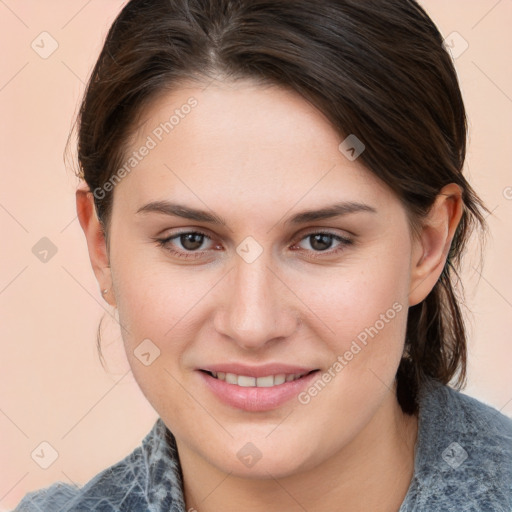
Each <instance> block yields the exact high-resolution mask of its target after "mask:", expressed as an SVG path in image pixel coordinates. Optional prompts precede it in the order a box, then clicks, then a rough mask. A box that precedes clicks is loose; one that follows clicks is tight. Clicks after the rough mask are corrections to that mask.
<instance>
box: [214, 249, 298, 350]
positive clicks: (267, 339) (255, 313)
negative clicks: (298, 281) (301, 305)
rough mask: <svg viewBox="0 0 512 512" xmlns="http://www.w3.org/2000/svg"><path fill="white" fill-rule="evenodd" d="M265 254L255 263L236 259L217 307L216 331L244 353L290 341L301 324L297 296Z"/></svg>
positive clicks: (224, 284)
mask: <svg viewBox="0 0 512 512" xmlns="http://www.w3.org/2000/svg"><path fill="white" fill-rule="evenodd" d="M264 254H265V251H264V252H263V254H261V255H260V256H259V257H258V258H257V259H256V260H255V261H253V262H252V263H247V262H246V261H244V260H243V259H242V258H240V257H238V256H237V257H235V262H234V265H235V267H234V268H233V269H232V270H231V271H230V272H229V275H228V276H226V279H225V280H224V281H225V282H224V283H223V287H222V290H221V294H222V295H221V297H220V300H219V301H218V302H217V306H216V312H215V328H216V330H217V332H218V333H220V334H221V335H223V336H224V337H226V336H227V337H229V338H230V339H231V340H232V341H233V342H234V343H236V344H237V345H238V346H240V347H241V348H243V349H245V350H257V349H261V348H262V347H264V346H265V345H267V344H269V343H271V342H276V341H279V340H280V341H282V340H284V339H286V338H288V337H289V336H291V335H292V334H293V333H294V332H295V330H296V329H297V327H298V325H299V322H300V320H299V312H298V311H297V310H296V303H297V298H296V296H295V294H294V293H293V292H292V291H291V290H290V289H289V288H288V286H287V284H286V283H285V282H283V280H282V279H281V278H280V276H279V275H278V273H277V272H276V271H274V270H273V269H272V268H271V266H269V263H270V262H269V261H268V258H266V257H264ZM293 299H295V301H294V300H293Z"/></svg>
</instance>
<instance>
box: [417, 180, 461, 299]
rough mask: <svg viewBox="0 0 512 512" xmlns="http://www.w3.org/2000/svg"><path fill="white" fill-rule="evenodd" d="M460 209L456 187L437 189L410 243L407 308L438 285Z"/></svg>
mask: <svg viewBox="0 0 512 512" xmlns="http://www.w3.org/2000/svg"><path fill="white" fill-rule="evenodd" d="M463 208H464V204H463V201H462V189H461V188H460V187H459V186H458V185H456V184H455V183H450V184H448V185H446V186H445V187H443V188H442V189H441V191H440V192H439V194H438V196H437V198H436V200H435V202H434V204H433V205H432V208H431V209H430V211H429V213H428V215H427V216H426V218H425V219H424V221H423V225H422V227H421V232H420V234H419V236H418V238H417V239H415V240H414V242H413V251H412V261H411V283H410V289H409V306H414V305H416V304H419V303H420V302H421V301H422V300H423V299H425V297H426V296H427V295H428V294H429V293H430V291H431V290H432V288H433V287H434V286H435V284H436V282H437V281H438V279H439V277H440V275H441V273H442V271H443V268H444V266H445V264H446V259H447V257H448V253H449V251H450V246H451V243H452V240H453V237H454V235H455V231H456V229H457V226H458V225H459V222H460V219H461V217H462V212H463Z"/></svg>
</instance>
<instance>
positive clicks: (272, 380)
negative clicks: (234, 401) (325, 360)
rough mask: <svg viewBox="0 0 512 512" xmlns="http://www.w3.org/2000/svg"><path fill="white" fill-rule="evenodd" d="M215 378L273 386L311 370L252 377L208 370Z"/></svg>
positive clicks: (246, 386) (292, 379) (250, 384)
mask: <svg viewBox="0 0 512 512" xmlns="http://www.w3.org/2000/svg"><path fill="white" fill-rule="evenodd" d="M207 373H209V374H210V375H211V376H212V377H214V378H215V379H219V380H222V381H224V382H227V383H228V384H234V385H236V386H241V387H243V388H248V387H258V388H271V387H274V386H279V385H281V384H284V383H285V382H292V381H294V380H297V379H300V378H301V377H304V375H307V374H308V373H309V372H305V373H299V374H296V373H290V374H284V373H280V374H277V375H267V376H265V377H250V376H248V375H237V374H235V373H225V372H207Z"/></svg>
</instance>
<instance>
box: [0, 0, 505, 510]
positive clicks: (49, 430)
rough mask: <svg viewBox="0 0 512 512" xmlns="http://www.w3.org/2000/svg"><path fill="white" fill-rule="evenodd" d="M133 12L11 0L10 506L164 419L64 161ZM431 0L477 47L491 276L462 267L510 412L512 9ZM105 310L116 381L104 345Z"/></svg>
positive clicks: (72, 478)
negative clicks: (100, 349) (124, 334)
mask: <svg viewBox="0 0 512 512" xmlns="http://www.w3.org/2000/svg"><path fill="white" fill-rule="evenodd" d="M123 4H124V1H121V0H89V1H86V0H60V1H57V0H45V1H41V0H17V1H16V0H0V44H1V45H2V66H1V69H0V115H1V120H2V123H1V128H0V129H1V132H0V150H1V152H0V154H1V160H2V165H1V173H2V187H1V189H0V225H1V229H2V248H3V249H2V251H1V258H2V263H1V272H0V314H1V317H0V318H1V320H0V329H1V339H2V349H3V350H2V357H1V358H0V375H1V377H2V385H1V388H0V389H1V394H0V439H1V440H2V442H1V445H0V510H9V509H11V508H13V507H14V506H15V505H16V504H17V503H18V501H19V500H20V499H21V498H22V497H23V496H24V495H25V493H26V492H28V491H30V490H34V489H38V488H40V487H43V486H47V485H50V484H51V483H53V482H55V481H57V480H62V481H64V482H74V483H76V484H80V485H81V484H84V483H85V482H87V481H88V480H89V479H90V478H91V477H93V476H94V475H96V474H97V473H98V472H99V471H100V470H102V469H104V468H106V467H108V466H109V465H111V464H113V463H115V462H117V461H118V460H120V459H121V458H123V457H125V456H126V455H128V454H129V453H130V452H131V451H132V450H133V449H134V448H135V447H136V446H137V445H138V444H139V443H140V442H141V440H142V438H143V437H144V436H145V435H146V434H147V432H149V429H150V428H151V426H152V425H153V423H154V421H155V420H156V418H157V415H156V413H155V411H154V410H153V409H152V407H151V406H150V405H149V404H148V403H147V401H146V399H145V398H144V396H143V395H142V392H141V391H140V390H139V388H138V387H137V385H136V383H135V381H134V379H133V377H132V374H131V372H130V371H129V367H128V364H127V362H126V358H125V355H124V352H123V348H122V344H121V339H120V335H119V332H118V330H116V328H115V325H116V324H115V322H114V321H112V320H110V316H109V314H110V313H111V310H109V309H106V304H105V303H104V302H103V300H102V299H101V294H100V292H99V290H98V286H97V283H96V281H95V279H94V275H93V273H92V270H91V268H90V264H89V260H88V255H87V250H86V244H85V239H84V237H83V234H82V231H81V229H80V226H79V223H78V221H77V219H76V214H75V202H74V201H75V199H74V190H75V187H76V185H77V180H76V178H75V177H74V175H73V172H72V170H71V169H69V168H66V167H65V165H64V161H63V150H64V146H65V142H66V138H67V136H68V133H69V130H70V128H71V123H72V121H73V119H74V116H75V113H76V109H77V107H78V102H79V99H80V97H81V94H82V92H83V90H84V83H85V82H86V80H87V78H88V75H89V73H90V71H91V69H92V66H93V64H94V62H95V59H96V58H97V56H98V53H99V51H100V48H101V45H102V42H103V39H104V37H105V35H106V32H107V30H108V27H109V26H110V24H111V22H112V21H113V19H114V17H115V16H116V14H117V13H118V12H119V10H120V8H121V6H122V5H123ZM422 4H423V5H424V6H425V7H426V9H427V10H428V12H429V13H430V14H431V16H432V17H433V18H434V20H435V21H436V23H437V24H438V26H439V28H440V29H441V32H442V33H443V35H444V36H448V35H449V34H451V33H452V32H454V31H456V32H458V34H460V36H461V37H462V38H463V40H462V39H460V37H459V36H451V37H450V41H454V42H455V47H454V51H456V52H457V53H460V52H461V51H462V50H463V49H464V41H467V43H468V44H469V46H468V48H467V49H466V51H464V52H463V53H461V54H460V55H459V56H457V58H456V67H457V70H458V73H459V76H460V79H461V83H462V89H463V94H464V97H465V100H466V106H467V110H468V115H469V120H470V136H471V140H470V146H469V154H468V161H467V166H466V172H467V174H468V176H469V179H470V182H471V183H472V184H473V185H474V187H475V188H476V190H477V191H478V192H479V193H480V194H481V196H482V197H483V199H484V201H485V202H486V204H487V205H488V207H489V209H490V210H492V211H493V215H492V216H491V217H490V218H489V219H488V220H489V223H490V230H491V238H490V239H489V244H488V246H487V250H486V259H485V265H484V267H483V271H482V276H481V277H479V275H478V273H477V272H475V270H474V267H475V266H476V265H477V264H478V259H477V258H476V250H472V251H471V255H475V257H473V258H472V259H471V258H470V259H468V261H467V268H466V271H465V273H464V277H465V282H466V289H467V304H468V307H469V309H470V310H471V311H472V314H471V315H469V316H468V320H469V322H470V338H471V339H470V359H469V363H470V364H469V384H468V386H467V388H466V392H467V393H468V394H470V395H472V396H474V397H477V398H479V399H480V400H483V401H484V402H487V403H489V404H491V405H493V406H495V407H496V408H497V409H500V410H501V411H502V412H504V413H505V414H507V415H509V416H512V372H511V371H510V369H511V356H512V346H511V341H512V337H511V331H512V320H511V319H512V273H511V271H510V258H511V255H512V170H511V169H512V165H511V162H512V144H511V143H510V140H509V139H510V135H511V133H512V67H511V66H510V48H511V47H512V31H511V30H510V27H511V26H512V3H511V2H510V1H507V0H500V1H496V0H478V1H477V0H473V1H469V0H425V1H423V2H422ZM42 32H48V33H49V34H50V35H51V37H52V38H53V39H54V40H55V41H56V42H57V44H58V48H57V49H56V51H55V52H54V53H53V54H52V55H50V56H49V57H48V58H42V57H41V56H40V53H41V52H43V51H45V50H46V51H48V50H49V49H51V44H52V43H51V40H50V36H48V35H43V36H39V35H40V34H41V33H42ZM457 37H458V39H457ZM41 39H43V40H44V48H43V43H41ZM34 40H35V43H34V47H35V49H36V50H37V51H38V52H39V53H37V52H36V51H35V50H34V49H33V48H32V47H31V45H32V42H33V41H34ZM54 44H55V43H54ZM36 45H39V46H36ZM43 237H47V238H49V239H50V240H51V242H52V243H53V244H54V245H55V247H56V249H57V252H56V254H55V255H54V256H52V257H50V256H51V253H49V255H48V261H47V262H46V263H43V262H41V261H40V260H39V259H38V258H37V257H36V256H35V255H34V253H33V252H32V248H33V247H34V246H35V244H36V243H38V242H39V240H40V239H41V238H43ZM104 314H105V315H106V317H107V319H106V321H105V330H104V352H105V356H106V359H107V363H108V365H109V369H110V372H111V373H110V374H109V373H107V372H105V371H104V370H103V368H102V367H101V365H100V363H99V360H98V357H97V354H96V347H95V345H96V328H97V324H98V322H99V320H100V318H101V316H102V315H104ZM42 442H47V443H50V445H51V446H52V447H53V448H54V449H55V450H56V452H58V458H57V459H56V460H55V462H54V463H53V464H52V465H51V466H49V467H48V469H42V468H41V467H40V466H39V465H38V464H37V463H36V461H38V462H41V461H43V458H41V457H39V458H38V457H37V456H36V455H34V458H32V457H31V454H32V453H33V452H34V450H35V454H37V453H39V454H40V453H41V448H43V450H45V457H48V454H50V453H51V449H50V448H48V447H47V446H45V445H43V447H41V446H40V443H42ZM44 460H48V459H47V458H46V459H44ZM43 462H44V461H43Z"/></svg>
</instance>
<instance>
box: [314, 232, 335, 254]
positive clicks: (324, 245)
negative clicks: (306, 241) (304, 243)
mask: <svg viewBox="0 0 512 512" xmlns="http://www.w3.org/2000/svg"><path fill="white" fill-rule="evenodd" d="M312 237H313V242H312V243H311V247H313V249H317V250H319V251H323V250H325V249H328V248H329V247H330V246H331V243H332V240H331V235H324V234H318V235H312ZM318 241H319V242H320V244H319V245H318V244H317V242H318Z"/></svg>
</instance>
